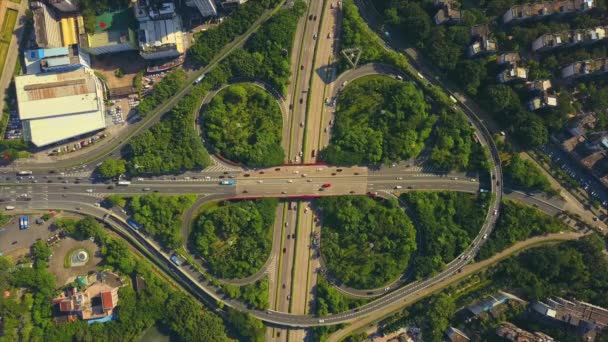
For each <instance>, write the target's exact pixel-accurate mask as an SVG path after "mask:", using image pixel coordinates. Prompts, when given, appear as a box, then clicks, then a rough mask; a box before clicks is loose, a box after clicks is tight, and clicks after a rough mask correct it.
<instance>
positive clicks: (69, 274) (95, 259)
mask: <svg viewBox="0 0 608 342" xmlns="http://www.w3.org/2000/svg"><path fill="white" fill-rule="evenodd" d="M76 248H83V249H85V250H87V251H88V252H90V255H89V262H88V263H87V264H86V265H84V266H80V267H70V268H65V267H63V265H64V261H65V256H66V254H68V253H70V251H72V250H74V249H76ZM99 263H101V257H100V256H99V247H97V245H96V244H95V243H94V242H92V241H89V240H84V241H76V240H74V239H72V238H69V237H68V238H65V239H62V240H61V241H59V242H58V243H57V244H56V245H55V246H53V256H52V257H51V261H50V262H49V270H50V271H51V272H52V273H53V274H54V275H55V278H56V279H57V285H58V286H63V285H65V284H68V283H70V282H72V281H74V279H75V278H76V277H77V276H79V275H86V274H87V273H88V272H89V271H94V270H95V269H96V268H97V265H99Z"/></svg>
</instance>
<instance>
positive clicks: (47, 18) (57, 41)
mask: <svg viewBox="0 0 608 342" xmlns="http://www.w3.org/2000/svg"><path fill="white" fill-rule="evenodd" d="M30 8H31V10H32V14H33V16H34V32H35V34H36V44H37V45H38V47H40V48H43V49H46V48H57V47H62V46H63V41H62V39H61V26H60V25H61V20H60V19H59V16H58V15H57V13H55V10H54V9H53V8H52V7H49V6H47V5H46V4H45V3H43V2H39V1H34V2H32V3H30Z"/></svg>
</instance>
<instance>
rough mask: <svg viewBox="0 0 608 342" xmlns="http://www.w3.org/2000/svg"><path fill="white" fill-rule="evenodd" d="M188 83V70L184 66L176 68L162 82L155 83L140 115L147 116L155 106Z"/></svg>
mask: <svg viewBox="0 0 608 342" xmlns="http://www.w3.org/2000/svg"><path fill="white" fill-rule="evenodd" d="M185 84H186V72H185V71H184V69H182V68H176V69H175V70H173V71H171V72H170V73H168V74H167V76H165V77H164V78H163V79H162V80H161V81H160V82H158V83H156V84H155V85H154V90H153V92H152V94H151V95H149V96H146V97H144V98H143V99H142V100H141V102H140V104H139V107H138V108H137V109H138V110H139V115H140V116H146V115H148V113H149V112H151V111H152V110H153V109H154V108H156V107H157V106H159V105H160V104H161V103H163V102H165V101H166V100H167V99H169V98H170V97H171V96H173V95H175V94H176V93H177V91H178V90H180V88H181V87H183V86H184V85H185Z"/></svg>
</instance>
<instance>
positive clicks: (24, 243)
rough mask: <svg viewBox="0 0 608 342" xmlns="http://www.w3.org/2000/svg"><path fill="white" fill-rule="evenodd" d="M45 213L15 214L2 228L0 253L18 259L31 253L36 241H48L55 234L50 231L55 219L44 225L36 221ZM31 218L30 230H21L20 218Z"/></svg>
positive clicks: (0, 229) (0, 232) (0, 230)
mask: <svg viewBox="0 0 608 342" xmlns="http://www.w3.org/2000/svg"><path fill="white" fill-rule="evenodd" d="M42 214H43V213H37V214H29V215H25V214H24V215H19V214H15V215H13V217H12V218H11V220H10V221H9V222H8V223H7V224H5V225H4V226H3V227H2V228H0V252H2V253H3V254H4V255H11V256H13V257H18V256H21V255H24V254H26V253H28V252H29V248H30V246H31V245H32V244H33V243H34V242H36V240H45V241H46V239H48V238H49V237H50V236H51V235H53V232H52V231H51V230H50V229H49V228H50V226H51V223H52V222H53V219H50V220H49V221H47V222H44V223H42V224H37V223H36V219H39V218H40V217H41V216H42ZM20 216H28V217H29V228H28V229H23V230H21V229H19V217H20Z"/></svg>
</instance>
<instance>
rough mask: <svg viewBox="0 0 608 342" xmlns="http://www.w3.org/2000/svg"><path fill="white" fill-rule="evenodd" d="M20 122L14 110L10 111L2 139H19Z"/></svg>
mask: <svg viewBox="0 0 608 342" xmlns="http://www.w3.org/2000/svg"><path fill="white" fill-rule="evenodd" d="M21 136H22V132H21V120H19V115H18V114H17V111H16V110H11V112H10V116H9V119H8V124H7V125H6V133H5V134H4V139H7V140H8V139H21Z"/></svg>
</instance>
